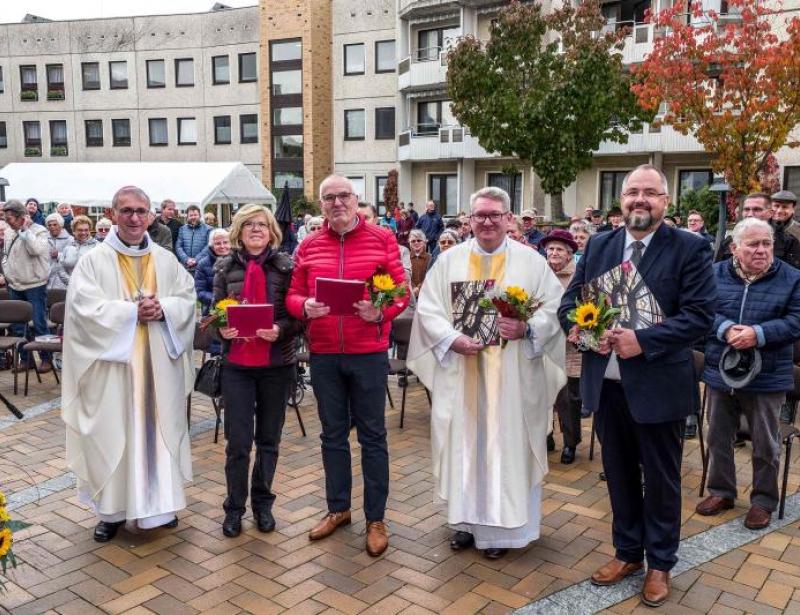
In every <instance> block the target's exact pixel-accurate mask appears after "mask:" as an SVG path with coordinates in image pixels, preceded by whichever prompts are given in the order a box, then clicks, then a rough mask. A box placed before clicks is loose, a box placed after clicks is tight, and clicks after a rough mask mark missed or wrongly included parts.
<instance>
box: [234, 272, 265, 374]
mask: <svg viewBox="0 0 800 615" xmlns="http://www.w3.org/2000/svg"><path fill="white" fill-rule="evenodd" d="M259 260H260V259H252V260H248V261H247V269H245V272H244V285H243V286H242V301H244V302H246V303H267V274H266V273H265V272H264V268H263V267H262V265H261V263H260V262H259ZM271 347H272V344H270V343H269V342H268V341H266V340H262V339H261V338H260V337H252V338H248V339H235V340H232V341H231V349H230V352H228V361H230V362H231V363H233V364H235V365H242V366H244V367H269V364H270V357H269V354H270V349H271Z"/></svg>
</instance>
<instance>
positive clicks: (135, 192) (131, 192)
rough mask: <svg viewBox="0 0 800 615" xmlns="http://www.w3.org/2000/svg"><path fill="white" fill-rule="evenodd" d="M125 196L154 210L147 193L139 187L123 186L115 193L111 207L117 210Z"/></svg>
mask: <svg viewBox="0 0 800 615" xmlns="http://www.w3.org/2000/svg"><path fill="white" fill-rule="evenodd" d="M123 196H133V197H135V198H136V199H138V200H139V201H141V202H142V203H147V209H152V204H151V203H150V197H149V196H147V193H146V192H145V191H144V190H142V189H141V188H139V187H137V186H123V187H122V188H120V189H119V190H117V191H116V193H114V197H113V198H112V199H111V207H113V208H114V209H117V205H119V200H120V198H121V197H123Z"/></svg>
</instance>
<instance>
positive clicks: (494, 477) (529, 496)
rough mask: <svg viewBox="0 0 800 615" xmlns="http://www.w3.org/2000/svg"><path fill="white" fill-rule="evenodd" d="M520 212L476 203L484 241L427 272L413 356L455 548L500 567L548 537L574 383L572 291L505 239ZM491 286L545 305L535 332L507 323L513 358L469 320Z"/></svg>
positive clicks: (445, 256) (491, 198)
mask: <svg viewBox="0 0 800 615" xmlns="http://www.w3.org/2000/svg"><path fill="white" fill-rule="evenodd" d="M509 206H510V199H509V196H508V194H507V193H506V192H505V191H503V190H501V189H500V188H483V189H482V190H479V191H478V192H476V193H475V194H473V195H472V197H471V198H470V209H471V216H470V224H471V226H472V232H473V234H474V239H470V240H467V241H465V242H464V243H462V244H460V245H458V246H456V247H454V248H451V249H450V250H448V251H447V252H444V253H442V254H441V255H440V256H439V258H438V259H437V262H436V264H435V265H434V267H433V268H432V269H431V270H430V271H429V272H428V274H427V276H426V278H425V282H424V283H423V285H422V290H421V292H420V295H419V301H418V305H417V312H416V314H415V316H414V326H413V329H412V334H411V343H410V347H409V351H408V366H409V368H410V369H411V370H412V371H413V372H414V373H415V374H416V375H417V376H419V378H420V380H421V381H422V383H423V384H424V385H425V386H426V387H427V388H428V389H429V390H430V391H431V394H432V401H433V408H432V412H431V445H432V449H433V451H432V453H433V454H432V460H433V474H434V479H435V486H434V489H435V493H436V496H437V497H438V498H441V499H443V500H445V501H446V502H447V520H448V523H449V525H450V526H451V528H453V529H454V530H455V534H454V535H453V537H452V539H451V541H450V546H451V548H452V549H454V550H460V549H464V548H467V547H469V546H471V545H472V544H474V545H475V546H476V547H477V548H478V549H482V550H483V552H484V555H485V556H486V557H488V558H490V559H497V558H500V557H503V555H505V553H506V552H507V550H508V549H509V548H520V547H524V546H526V545H527V544H528V543H530V542H531V541H533V540H535V539H537V538H538V537H539V522H540V517H541V497H542V496H541V491H542V481H543V479H544V476H545V474H546V473H547V450H546V439H547V434H548V432H549V431H550V429H551V425H552V408H553V402H554V401H555V398H556V395H557V393H558V391H559V390H560V389H561V387H562V386H563V385H564V384H565V382H566V377H565V374H564V348H565V342H564V336H563V334H562V333H561V328H560V326H559V323H558V320H557V318H556V310H557V309H558V306H559V303H560V298H561V294H562V288H561V284H560V283H559V282H558V279H557V278H556V276H555V275H554V274H553V272H552V271H551V270H550V268H549V267H548V266H547V262H546V261H545V259H544V258H542V257H541V256H540V255H539V253H538V252H536V250H533V249H532V248H530V247H528V246H525V245H523V244H520V243H518V242H516V241H511V240H508V239H507V238H506V230H507V229H508V227H509V224H510V222H511V220H512V214H511V213H509ZM489 280H491V281H493V283H494V285H495V287H500V288H502V289H505V288H507V287H509V286H518V287H521V288H522V289H524V290H525V291H526V292H527V293H528V295H529V296H532V297H537V298H539V299H540V300H541V301H542V302H543V303H542V305H541V307H540V308H539V309H538V310H537V311H536V312H535V314H534V315H533V317H531V318H530V319H529V320H528V321H522V320H517V319H513V318H503V317H498V318H497V321H496V323H495V327H496V328H495V329H494V333H496V332H497V331H498V330H499V335H500V338H502V339H505V340H508V342H507V343H506V345H505V347H503V346H502V345H501V344H491V343H488V342H489V340H490V339H491V338H492V337H494V336H493V334H492V331H490V330H489V329H487V326H486V318H485V317H484V320H483V321H481V322H483V323H484V325H483V326H480V325H479V323H478V322H477V321H476V320H475V319H474V318H473V319H472V320H471V319H470V317H469V314H473V315H474V314H476V313H477V311H476V297H475V294H476V293H482V292H483V291H482V288H483V287H485V286H486V282H487V281H489ZM465 283H466V284H465ZM490 283H491V282H490ZM470 293H471V296H470ZM465 306H467V307H465ZM465 314H466V315H467V316H466V317H465ZM491 321H492V319H491V317H489V319H488V322H489V324H490V325H491ZM454 324H455V326H454ZM458 327H460V329H459V328H458ZM462 331H467V332H468V333H469V335H467V334H465V333H463V332H462Z"/></svg>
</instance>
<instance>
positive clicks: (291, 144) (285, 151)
mask: <svg viewBox="0 0 800 615" xmlns="http://www.w3.org/2000/svg"><path fill="white" fill-rule="evenodd" d="M272 145H273V148H272V157H273V158H302V157H303V135H285V136H280V137H273V138H272Z"/></svg>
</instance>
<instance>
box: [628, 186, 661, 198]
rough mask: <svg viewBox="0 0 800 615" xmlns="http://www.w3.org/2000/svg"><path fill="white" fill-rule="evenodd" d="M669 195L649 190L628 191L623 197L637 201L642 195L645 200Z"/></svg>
mask: <svg viewBox="0 0 800 615" xmlns="http://www.w3.org/2000/svg"><path fill="white" fill-rule="evenodd" d="M665 194H667V193H666V192H659V191H658V190H653V189H651V188H648V189H647V190H626V191H625V192H623V193H622V196H623V197H625V198H626V199H635V198H636V197H638V196H639V195H642V196H643V197H644V198H646V199H648V200H653V199H657V198H658V197H660V196H664V195H665Z"/></svg>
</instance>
